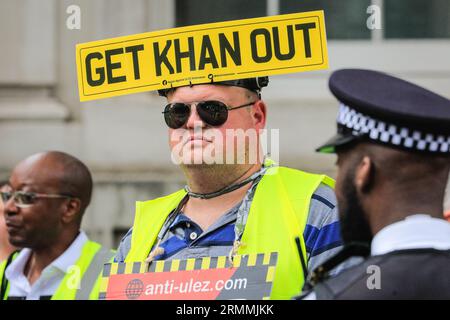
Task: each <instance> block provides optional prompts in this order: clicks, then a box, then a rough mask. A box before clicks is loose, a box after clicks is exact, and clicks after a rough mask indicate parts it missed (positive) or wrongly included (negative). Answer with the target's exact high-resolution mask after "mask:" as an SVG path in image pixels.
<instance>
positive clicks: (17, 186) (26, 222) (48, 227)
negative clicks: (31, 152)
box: [4, 160, 65, 248]
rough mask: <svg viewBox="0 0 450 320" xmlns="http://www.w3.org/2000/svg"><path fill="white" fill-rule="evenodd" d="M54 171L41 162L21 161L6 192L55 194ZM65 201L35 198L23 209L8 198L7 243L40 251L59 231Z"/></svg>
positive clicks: (54, 169)
mask: <svg viewBox="0 0 450 320" xmlns="http://www.w3.org/2000/svg"><path fill="white" fill-rule="evenodd" d="M55 171H57V168H55V167H54V166H53V167H52V166H51V165H49V164H46V163H45V162H44V161H27V160H26V161H24V162H22V163H20V164H19V165H18V166H17V167H16V168H15V169H14V171H13V172H12V175H11V178H10V185H9V187H8V189H9V190H7V191H25V192H35V193H48V194H57V193H58V182H57V177H56V175H55ZM64 201H65V199H64V198H56V199H54V198H51V199H50V198H38V199H36V200H35V202H34V203H33V204H32V205H30V206H29V207H26V208H19V207H17V206H16V205H15V204H14V201H13V199H9V201H7V202H6V203H5V204H4V205H5V208H4V216H5V222H6V227H7V230H8V233H9V241H10V242H11V244H13V245H15V246H17V247H28V248H41V247H45V246H47V245H48V244H51V243H52V242H53V241H54V239H55V238H56V237H57V236H58V235H59V234H60V232H61V228H62V221H61V213H62V211H63V204H64Z"/></svg>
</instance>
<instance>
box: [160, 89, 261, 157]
mask: <svg viewBox="0 0 450 320" xmlns="http://www.w3.org/2000/svg"><path fill="white" fill-rule="evenodd" d="M210 100H215V101H220V102H223V103H224V104H225V105H227V106H228V107H231V108H233V107H237V106H241V105H244V104H247V103H251V102H256V101H258V97H257V95H256V94H255V93H252V92H250V91H248V90H246V89H244V88H240V87H235V86H224V85H209V84H208V85H195V86H192V87H189V86H186V87H180V88H177V89H176V90H175V91H174V92H172V93H170V94H169V96H168V102H169V103H174V102H181V103H186V104H191V114H190V117H189V119H188V121H187V123H186V124H185V125H184V126H183V127H181V128H179V129H170V128H169V144H170V148H171V151H172V157H175V158H177V157H178V159H180V162H181V163H184V164H214V163H221V162H220V161H222V163H230V162H232V163H236V162H237V161H245V159H247V157H248V154H249V152H253V153H256V152H259V129H263V127H264V121H265V118H264V121H263V122H258V121H255V118H254V116H253V115H252V114H253V109H252V108H255V105H250V106H248V107H245V108H240V109H236V110H231V111H228V119H227V121H226V122H225V123H224V124H223V125H221V126H218V127H212V126H210V125H208V124H207V123H205V122H204V121H202V119H201V118H200V117H199V115H198V113H197V110H196V107H195V106H196V103H197V102H200V101H210ZM257 103H261V102H257ZM246 134H248V135H246ZM255 147H256V149H255ZM238 159H239V160H238Z"/></svg>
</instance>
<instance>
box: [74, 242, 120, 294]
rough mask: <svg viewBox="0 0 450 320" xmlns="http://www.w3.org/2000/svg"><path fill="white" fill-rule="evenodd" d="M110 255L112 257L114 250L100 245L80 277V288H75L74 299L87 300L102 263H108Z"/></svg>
mask: <svg viewBox="0 0 450 320" xmlns="http://www.w3.org/2000/svg"><path fill="white" fill-rule="evenodd" d="M112 257H114V252H113V251H111V250H108V249H105V248H103V247H102V248H100V250H98V251H97V253H96V254H95V256H94V258H93V259H92V261H91V263H90V264H89V267H88V268H87V270H86V272H85V273H84V275H83V278H82V279H81V283H80V288H79V289H78V290H77V294H76V296H75V300H89V295H90V294H91V291H92V289H93V288H94V285H95V283H96V282H97V278H98V276H99V275H100V272H101V271H102V269H103V265H104V264H105V263H108V262H109V260H111V258H112Z"/></svg>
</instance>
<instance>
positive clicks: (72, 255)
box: [5, 231, 88, 280]
mask: <svg viewBox="0 0 450 320" xmlns="http://www.w3.org/2000/svg"><path fill="white" fill-rule="evenodd" d="M86 241H88V237H87V235H86V233H84V232H83V231H80V233H79V234H78V236H77V237H76V238H75V240H74V241H73V242H72V244H71V245H70V246H69V247H68V248H67V249H66V251H64V252H63V253H62V254H61V255H60V256H59V257H58V258H56V259H55V260H54V261H53V262H52V263H50V265H48V266H47V267H45V269H44V270H47V269H50V268H51V267H52V266H53V267H56V268H58V269H59V270H60V271H61V272H63V273H66V272H67V270H68V268H69V267H71V266H72V265H75V264H76V262H77V260H78V259H79V258H80V256H81V250H82V249H83V246H84V244H85V243H86ZM30 255H31V249H29V248H24V249H22V250H21V251H20V253H19V255H18V256H17V258H16V259H14V261H13V262H11V264H10V265H9V266H8V268H7V269H6V270H5V276H6V278H7V279H9V280H11V279H12V278H16V277H17V276H19V275H23V270H24V268H25V264H26V263H27V261H28V259H29V257H30Z"/></svg>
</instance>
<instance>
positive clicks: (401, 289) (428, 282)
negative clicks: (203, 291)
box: [314, 249, 450, 299]
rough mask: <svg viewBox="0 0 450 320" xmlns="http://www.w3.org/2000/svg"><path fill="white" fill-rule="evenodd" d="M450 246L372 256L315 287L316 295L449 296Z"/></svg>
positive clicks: (433, 297)
mask: <svg viewBox="0 0 450 320" xmlns="http://www.w3.org/2000/svg"><path fill="white" fill-rule="evenodd" d="M449 266H450V250H447V251H442V250H435V249H411V250H399V251H394V252H390V253H388V254H385V255H380V256H372V257H370V258H368V259H366V260H365V261H364V262H363V263H361V264H359V265H357V266H354V267H352V268H349V269H347V270H345V271H344V272H342V273H341V274H339V275H337V276H336V277H334V278H330V279H327V280H325V281H323V282H321V283H319V284H317V285H316V286H315V287H314V292H315V294H316V297H317V299H450V267H449Z"/></svg>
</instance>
